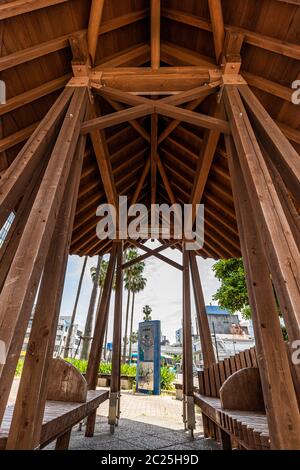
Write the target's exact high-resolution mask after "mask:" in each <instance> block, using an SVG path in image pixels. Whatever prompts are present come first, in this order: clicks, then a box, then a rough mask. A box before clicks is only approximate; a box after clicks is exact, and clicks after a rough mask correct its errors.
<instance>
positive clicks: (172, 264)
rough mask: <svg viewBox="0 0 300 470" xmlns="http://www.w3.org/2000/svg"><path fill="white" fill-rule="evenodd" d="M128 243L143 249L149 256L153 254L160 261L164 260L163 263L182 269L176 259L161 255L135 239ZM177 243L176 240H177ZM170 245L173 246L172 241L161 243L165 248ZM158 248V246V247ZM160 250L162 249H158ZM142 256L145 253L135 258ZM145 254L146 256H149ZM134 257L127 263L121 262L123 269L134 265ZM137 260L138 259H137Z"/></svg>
mask: <svg viewBox="0 0 300 470" xmlns="http://www.w3.org/2000/svg"><path fill="white" fill-rule="evenodd" d="M129 242H130V244H132V245H134V246H135V247H136V248H139V249H140V250H143V251H145V252H146V254H148V255H149V256H154V257H155V258H157V259H159V260H161V261H164V262H165V263H167V264H169V265H170V266H172V267H173V268H176V269H179V271H182V270H183V267H182V266H181V264H179V263H176V261H173V260H172V259H170V258H167V257H166V256H163V255H161V254H160V252H158V251H155V250H152V249H151V248H148V247H147V246H145V245H143V244H142V243H139V242H137V241H135V240H129ZM177 243H178V241H177ZM170 246H173V243H171V244H166V245H162V247H163V249H164V250H166V249H167V248H170ZM159 248H160V247H159ZM160 251H162V250H160ZM142 256H145V255H141V256H139V257H138V258H136V259H141V257H142ZM149 256H147V258H148V257H149ZM136 259H134V260H132V261H128V262H127V263H125V264H123V266H122V268H123V269H127V268H129V267H130V266H134V265H135V264H136V263H137V261H136ZM143 259H146V258H143ZM138 262H139V261H138Z"/></svg>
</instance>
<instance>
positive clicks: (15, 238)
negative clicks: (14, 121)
mask: <svg viewBox="0 0 300 470" xmlns="http://www.w3.org/2000/svg"><path fill="white" fill-rule="evenodd" d="M48 159H49V156H48V158H45V161H44V162H41V164H40V165H39V167H38V168H37V169H36V171H35V173H34V174H33V175H32V179H31V181H30V182H29V184H28V186H27V187H26V192H25V194H24V196H23V197H22V200H21V201H20V203H19V204H18V208H17V210H16V211H15V218H14V220H13V222H12V224H11V227H10V229H9V231H8V233H7V235H6V237H5V239H4V240H3V242H2V244H1V248H0V292H1V290H2V288H3V286H4V283H5V279H6V276H7V273H8V271H9V268H10V266H11V263H12V261H13V258H14V256H15V253H16V251H17V247H18V245H19V242H20V239H21V236H22V233H23V230H24V228H25V225H26V222H27V219H28V216H29V214H30V211H31V208H32V206H33V202H34V199H35V197H36V194H37V191H38V188H39V184H40V182H41V178H42V175H43V172H44V171H45V167H46V164H47V163H48Z"/></svg>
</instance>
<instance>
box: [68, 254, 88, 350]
mask: <svg viewBox="0 0 300 470" xmlns="http://www.w3.org/2000/svg"><path fill="white" fill-rule="evenodd" d="M87 259H88V257H87V256H85V258H84V261H83V265H82V269H81V274H80V278H79V283H78V288H77V293H76V299H75V303H74V307H73V312H72V317H71V322H70V326H69V329H68V334H67V340H66V346H65V351H64V357H69V355H70V343H71V336H72V331H73V327H74V322H75V318H76V312H77V306H78V300H79V296H80V292H81V287H82V281H83V276H84V272H85V268H86V263H87Z"/></svg>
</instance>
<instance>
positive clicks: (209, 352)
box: [189, 251, 216, 367]
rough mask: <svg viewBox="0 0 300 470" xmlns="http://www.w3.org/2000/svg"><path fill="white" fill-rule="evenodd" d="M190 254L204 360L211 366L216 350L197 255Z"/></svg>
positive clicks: (213, 362)
mask: <svg viewBox="0 0 300 470" xmlns="http://www.w3.org/2000/svg"><path fill="white" fill-rule="evenodd" d="M189 256H190V268H191V275H192V282H193V289H194V297H195V306H196V313H197V321H198V327H199V333H200V341H201V349H202V355H203V362H204V367H210V366H212V365H213V364H215V362H216V358H215V352H214V348H213V344H212V337H211V332H210V329H209V323H208V318H207V312H206V308H205V301H204V296H203V290H202V285H201V279H200V274H199V270H198V266H197V257H196V254H195V252H193V251H190V253H189Z"/></svg>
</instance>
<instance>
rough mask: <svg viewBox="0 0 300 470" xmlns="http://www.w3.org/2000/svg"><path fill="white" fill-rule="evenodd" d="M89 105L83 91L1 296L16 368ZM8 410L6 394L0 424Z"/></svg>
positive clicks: (0, 317) (5, 335) (0, 330)
mask: <svg viewBox="0 0 300 470" xmlns="http://www.w3.org/2000/svg"><path fill="white" fill-rule="evenodd" d="M86 99H87V93H86V90H85V89H80V88H77V89H76V90H75V91H74V94H73V97H72V100H71V103H70V106H69V109H68V112H67V115H66V117H65V120H64V123H63V126H62V128H61V131H60V134H59V137H58V139H57V141H56V144H55V146H54V149H53V152H52V155H51V157H50V161H49V164H48V166H47V169H46V172H45V175H44V178H43V181H42V183H41V186H40V188H39V191H38V194H37V197H36V200H35V202H34V204H33V208H32V210H31V212H30V215H29V218H28V222H27V224H26V227H25V229H24V232H23V235H22V237H21V240H20V243H19V246H18V249H17V252H16V255H15V257H14V260H13V262H12V265H11V267H10V270H9V273H8V275H7V279H6V283H5V285H4V287H3V290H2V292H1V295H0V339H1V340H2V341H3V342H4V344H5V346H6V351H8V352H9V351H10V347H11V345H12V343H13V348H14V350H15V356H14V362H15V364H16V363H17V359H18V357H19V354H20V351H21V348H22V343H23V339H24V336H25V332H26V328H27V324H28V321H29V317H30V313H31V310H32V307H33V302H34V299H35V294H36V292H37V289H38V286H39V281H40V278H41V274H42V271H43V267H44V264H45V260H46V256H47V253H48V251H49V247H50V242H51V238H52V235H53V232H54V227H55V221H56V219H57V213H58V210H59V207H60V205H61V201H62V199H63V193H64V189H65V186H66V183H67V180H68V176H69V172H70V169H71V165H72V162H73V160H74V153H75V149H76V145H77V141H78V137H79V132H80V125H81V122H82V119H83V116H84V113H85V108H86ZM7 359H9V358H7ZM7 362H9V361H7ZM13 372H14V371H13ZM12 380H13V375H12V376H9V374H2V373H1V377H0V390H1V391H2V392H3V390H6V389H8V388H9V389H10V387H11V383H12ZM5 407H6V400H5V399H4V398H3V395H2V393H1V400H0V421H1V420H2V417H3V413H4V411H5Z"/></svg>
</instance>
